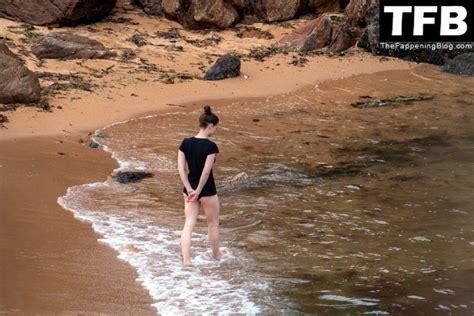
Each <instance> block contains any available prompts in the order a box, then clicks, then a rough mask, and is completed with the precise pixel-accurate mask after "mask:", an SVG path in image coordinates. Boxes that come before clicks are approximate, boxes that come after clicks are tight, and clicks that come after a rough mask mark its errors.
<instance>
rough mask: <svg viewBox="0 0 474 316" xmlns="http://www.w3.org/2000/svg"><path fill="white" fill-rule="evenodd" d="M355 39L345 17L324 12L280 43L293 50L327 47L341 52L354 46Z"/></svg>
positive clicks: (306, 50) (303, 50)
mask: <svg viewBox="0 0 474 316" xmlns="http://www.w3.org/2000/svg"><path fill="white" fill-rule="evenodd" d="M355 41H356V40H355V38H354V35H353V34H352V30H351V27H350V26H349V25H348V24H347V22H346V21H345V19H344V18H342V17H340V16H337V15H331V14H323V15H322V16H320V17H319V18H317V19H314V20H310V21H308V22H307V23H306V24H304V25H303V26H301V27H300V28H298V29H296V30H295V31H293V32H292V33H290V34H288V35H286V36H284V37H283V38H282V39H281V40H280V41H279V44H278V45H279V46H280V47H282V48H286V49H288V50H292V51H301V52H308V51H313V50H317V49H321V48H325V47H327V50H328V51H331V52H341V51H344V50H347V49H348V48H350V47H352V46H353V45H354V44H355Z"/></svg>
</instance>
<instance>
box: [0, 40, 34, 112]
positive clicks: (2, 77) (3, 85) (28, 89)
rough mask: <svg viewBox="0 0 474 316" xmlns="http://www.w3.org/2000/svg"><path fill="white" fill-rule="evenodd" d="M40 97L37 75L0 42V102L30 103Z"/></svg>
mask: <svg viewBox="0 0 474 316" xmlns="http://www.w3.org/2000/svg"><path fill="white" fill-rule="evenodd" d="M40 97H41V87H40V84H39V80H38V77H37V76H36V75H35V74H34V73H33V72H32V71H30V70H29V69H28V68H26V67H25V66H24V65H23V63H22V62H21V60H20V59H18V57H17V56H15V54H13V53H12V52H11V51H10V50H9V49H8V47H7V46H6V45H5V44H3V43H0V103H4V104H6V103H32V102H36V101H38V100H39V99H40Z"/></svg>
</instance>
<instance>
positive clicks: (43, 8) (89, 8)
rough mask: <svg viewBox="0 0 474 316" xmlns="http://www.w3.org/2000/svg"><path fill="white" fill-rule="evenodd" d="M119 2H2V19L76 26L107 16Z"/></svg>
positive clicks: (36, 23)
mask: <svg viewBox="0 0 474 316" xmlns="http://www.w3.org/2000/svg"><path fill="white" fill-rule="evenodd" d="M116 3H117V0H61V1H57V0H34V1H33V0H25V1H19V0H1V1H0V18H5V19H10V20H16V21H22V22H26V23H30V24H35V25H75V24H79V23H89V22H94V21H98V20H100V19H101V18H103V17H105V16H107V15H108V14H109V12H110V11H111V10H112V9H113V8H114V7H115V4H116Z"/></svg>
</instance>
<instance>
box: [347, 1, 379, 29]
mask: <svg viewBox="0 0 474 316" xmlns="http://www.w3.org/2000/svg"><path fill="white" fill-rule="evenodd" d="M378 7H379V0H350V2H349V4H348V5H347V7H346V9H345V11H344V13H345V15H346V17H347V20H348V21H349V23H350V24H351V25H352V26H358V27H366V26H367V24H368V22H369V20H370V18H371V17H372V15H373V13H374V12H373V11H374V10H375V9H378Z"/></svg>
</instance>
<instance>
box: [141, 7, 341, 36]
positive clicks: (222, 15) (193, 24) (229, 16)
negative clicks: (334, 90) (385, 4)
mask: <svg viewBox="0 0 474 316" xmlns="http://www.w3.org/2000/svg"><path fill="white" fill-rule="evenodd" d="M345 1H348V0H285V1H281V0H134V2H135V3H137V4H139V5H141V6H142V7H143V9H144V11H145V12H146V13H148V14H153V15H164V16H166V17H168V18H170V19H173V20H176V21H178V22H179V23H180V24H181V25H183V26H184V27H185V28H188V29H197V28H203V27H218V28H227V27H229V26H231V25H233V24H235V23H236V22H237V21H238V20H239V19H240V18H244V19H245V20H246V21H262V22H275V21H285V20H289V19H293V18H295V17H296V16H298V15H299V14H303V13H308V12H312V13H317V14H321V13H325V12H338V11H339V10H341V9H343V8H344V7H345V5H344V3H345Z"/></svg>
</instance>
